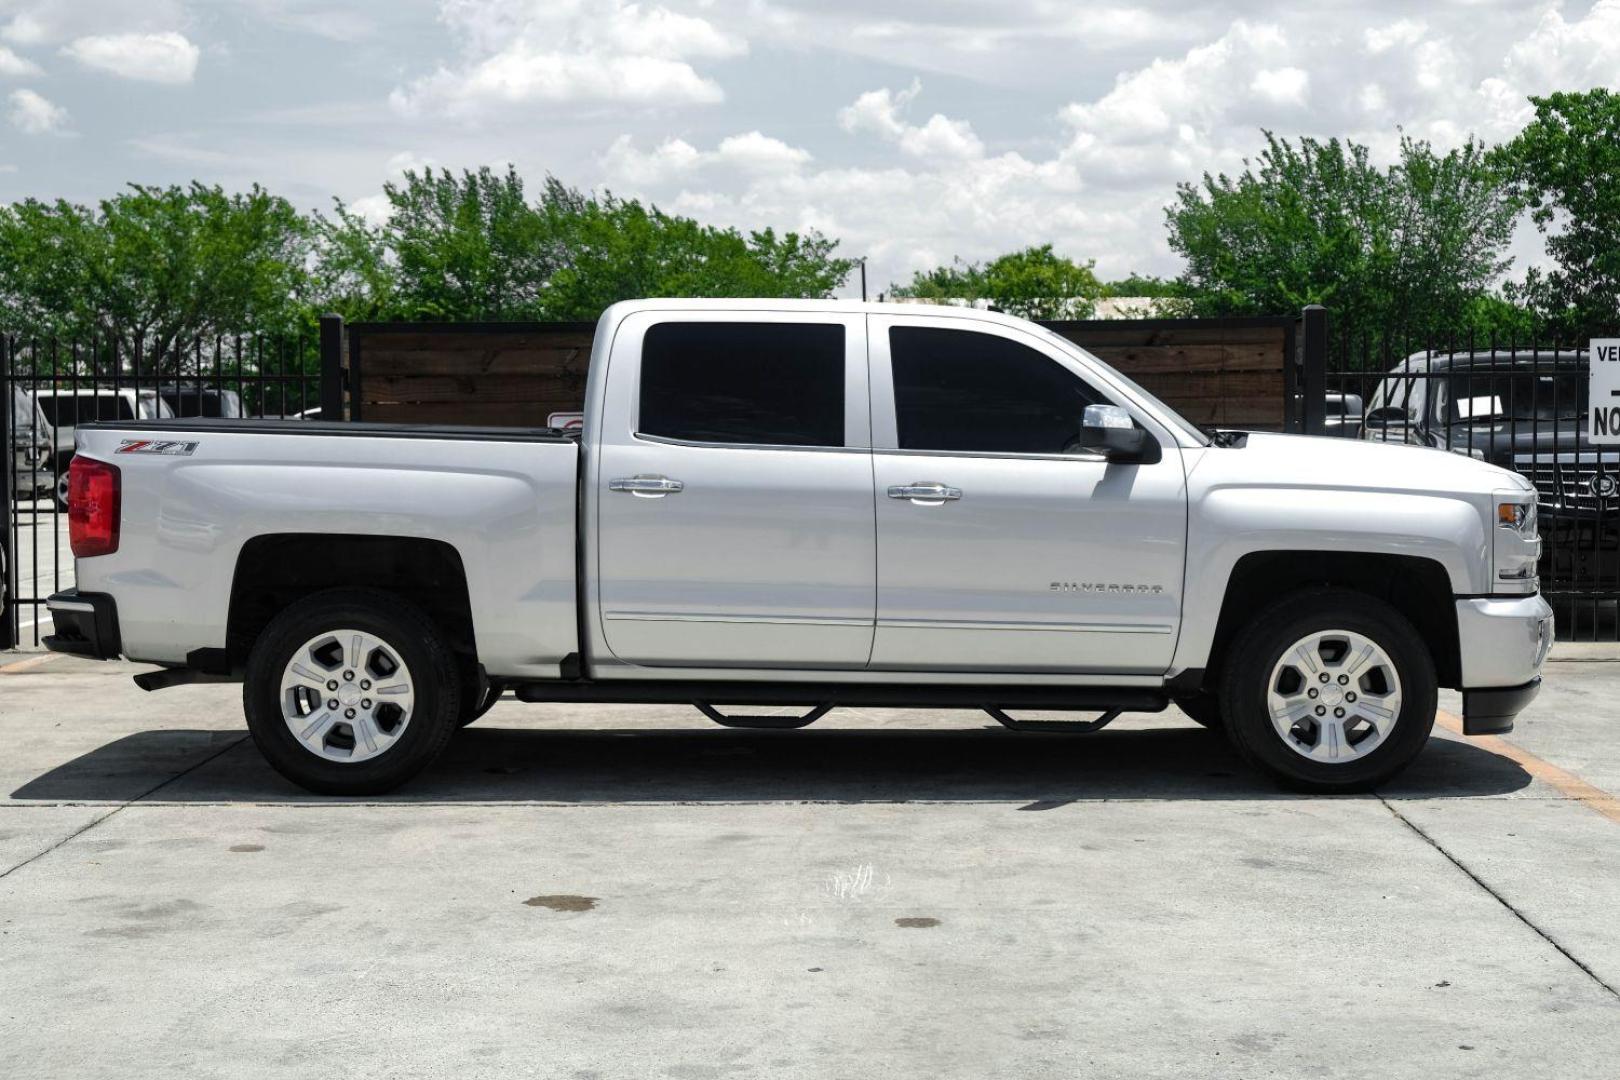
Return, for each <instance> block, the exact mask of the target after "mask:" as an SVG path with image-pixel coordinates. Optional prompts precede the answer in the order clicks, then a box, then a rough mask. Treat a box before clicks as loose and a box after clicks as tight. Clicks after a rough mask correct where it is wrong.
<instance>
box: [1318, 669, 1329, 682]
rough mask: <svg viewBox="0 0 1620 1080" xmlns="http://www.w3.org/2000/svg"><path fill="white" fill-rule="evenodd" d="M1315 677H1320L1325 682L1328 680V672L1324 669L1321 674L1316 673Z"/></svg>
mask: <svg viewBox="0 0 1620 1080" xmlns="http://www.w3.org/2000/svg"><path fill="white" fill-rule="evenodd" d="M1317 678H1318V679H1321V680H1322V681H1323V682H1327V681H1328V673H1327V672H1325V671H1324V672H1322V674H1320V675H1318V676H1317Z"/></svg>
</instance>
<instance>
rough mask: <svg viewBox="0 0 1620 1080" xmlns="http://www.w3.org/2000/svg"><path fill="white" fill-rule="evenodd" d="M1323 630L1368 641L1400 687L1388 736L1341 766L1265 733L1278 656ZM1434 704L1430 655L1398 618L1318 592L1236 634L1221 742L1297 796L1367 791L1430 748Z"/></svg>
mask: <svg viewBox="0 0 1620 1080" xmlns="http://www.w3.org/2000/svg"><path fill="white" fill-rule="evenodd" d="M1324 630H1346V631H1350V632H1352V633H1357V634H1361V635H1364V636H1365V637H1367V638H1368V639H1370V640H1371V641H1372V642H1373V643H1374V644H1376V645H1377V646H1378V647H1379V648H1381V649H1382V650H1383V651H1384V652H1385V653H1386V654H1387V655H1388V657H1389V659H1390V661H1391V663H1392V664H1393V666H1394V668H1395V672H1396V675H1397V676H1398V677H1399V679H1400V685H1401V692H1402V701H1401V707H1400V710H1399V712H1398V713H1397V714H1396V720H1395V724H1394V726H1393V727H1392V728H1391V729H1390V731H1389V734H1388V735H1387V736H1386V737H1385V738H1384V739H1383V741H1382V742H1381V743H1380V744H1378V745H1377V746H1375V747H1374V748H1373V749H1372V750H1370V751H1367V752H1366V753H1365V754H1364V755H1362V756H1361V757H1359V758H1355V759H1352V760H1347V761H1343V762H1323V761H1316V760H1312V759H1311V758H1309V757H1306V756H1304V755H1303V754H1301V753H1299V752H1296V751H1295V750H1294V749H1292V748H1291V747H1290V746H1289V745H1288V743H1286V742H1285V741H1284V738H1283V736H1282V735H1281V734H1280V733H1279V732H1278V731H1277V729H1276V727H1274V726H1273V725H1272V722H1271V715H1270V711H1269V709H1268V706H1267V690H1268V685H1267V684H1268V681H1269V680H1270V678H1271V675H1272V671H1273V669H1274V668H1275V667H1276V665H1277V664H1278V662H1279V661H1280V660H1281V659H1282V656H1283V654H1284V652H1285V651H1287V650H1289V649H1290V648H1292V647H1293V645H1294V644H1295V643H1296V642H1299V641H1301V640H1302V639H1304V638H1306V637H1308V636H1309V635H1310V634H1312V633H1316V632H1319V631H1324ZM1437 698H1438V693H1437V688H1436V676H1435V670H1434V659H1433V657H1432V656H1431V655H1430V653H1429V647H1428V645H1427V644H1425V643H1424V641H1423V638H1422V637H1421V636H1420V635H1419V634H1418V632H1417V631H1416V630H1415V629H1413V627H1412V624H1411V623H1410V622H1408V621H1407V620H1406V618H1405V617H1404V616H1403V615H1401V613H1400V612H1398V611H1396V610H1395V609H1394V608H1393V607H1391V606H1390V605H1389V604H1386V603H1385V602H1383V601H1382V600H1378V599H1375V598H1373V597H1370V596H1366V595H1364V594H1362V593H1356V592H1351V591H1349V590H1346V589H1329V588H1321V589H1308V590H1304V591H1301V592H1297V593H1293V594H1290V595H1289V596H1287V597H1285V598H1283V599H1281V600H1278V601H1277V602H1276V603H1274V604H1272V605H1271V606H1270V607H1268V608H1266V609H1265V610H1264V611H1261V612H1260V613H1259V614H1257V615H1256V616H1255V617H1254V619H1253V621H1251V622H1250V624H1249V625H1248V627H1247V628H1245V629H1244V630H1243V631H1242V632H1241V633H1239V635H1238V637H1237V639H1236V640H1235V641H1233V643H1232V648H1231V650H1230V651H1229V652H1228V654H1227V662H1226V664H1225V668H1224V675H1223V677H1222V680H1221V696H1220V704H1221V713H1222V715H1223V716H1224V717H1225V718H1226V733H1227V737H1228V738H1229V739H1231V741H1232V745H1233V746H1235V747H1236V748H1237V751H1238V753H1239V754H1241V755H1242V756H1243V757H1244V758H1245V759H1246V760H1247V761H1248V762H1249V763H1250V764H1252V765H1254V766H1255V767H1257V768H1259V769H1260V770H1262V771H1263V772H1266V773H1269V774H1270V775H1271V776H1272V777H1274V778H1276V779H1277V780H1278V781H1279V782H1280V783H1282V784H1283V785H1284V786H1285V787H1289V788H1292V789H1294V790H1296V791H1307V792H1316V793H1322V794H1335V793H1349V792H1358V791H1367V790H1370V789H1372V788H1375V787H1377V786H1378V785H1379V784H1382V783H1384V782H1385V781H1387V780H1389V779H1390V778H1391V777H1393V776H1394V775H1395V774H1396V773H1399V772H1400V771H1401V770H1402V769H1404V768H1406V766H1407V765H1409V764H1411V762H1412V759H1413V758H1415V757H1417V755H1418V754H1419V753H1420V752H1421V751H1422V750H1423V747H1424V745H1425V744H1426V743H1427V742H1428V740H1429V732H1430V731H1431V730H1432V729H1433V727H1434V714H1435V708H1436V705H1437ZM1347 707H1348V706H1347Z"/></svg>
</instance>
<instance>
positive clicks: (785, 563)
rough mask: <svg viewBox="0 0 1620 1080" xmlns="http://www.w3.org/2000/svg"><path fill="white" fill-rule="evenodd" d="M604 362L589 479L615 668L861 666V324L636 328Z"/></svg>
mask: <svg viewBox="0 0 1620 1080" xmlns="http://www.w3.org/2000/svg"><path fill="white" fill-rule="evenodd" d="M609 363H610V364H611V369H610V372H609V374H608V377H607V379H606V381H605V386H606V387H607V388H608V389H607V390H606V392H605V400H604V402H603V407H602V417H601V427H600V432H601V439H600V443H599V445H600V455H601V457H600V461H599V462H597V463H595V465H594V466H593V469H592V475H593V477H594V481H593V482H594V483H595V484H596V485H597V487H596V492H595V498H596V506H597V521H596V528H597V534H596V545H595V547H596V550H597V551H598V552H599V565H598V567H597V568H596V575H597V583H598V597H597V601H598V602H597V610H598V615H599V618H600V620H601V621H600V629H601V634H602V638H603V640H604V641H605V643H606V645H607V647H608V649H609V650H610V651H611V653H612V655H613V657H614V658H616V659H618V660H619V661H622V662H624V663H628V664H636V665H646V666H688V667H706V668H768V667H785V668H795V669H796V668H805V667H815V668H862V667H864V666H865V665H866V662H867V658H868V657H869V655H870V653H871V648H872V625H873V612H874V606H875V600H874V594H875V590H876V569H875V564H876V553H875V540H874V533H875V524H874V516H875V515H874V510H873V506H872V462H871V450H870V438H869V431H870V424H869V419H868V405H867V401H868V399H867V387H866V334H865V321H864V318H863V317H862V316H859V315H839V314H834V313H827V314H824V315H823V314H821V313H812V312H782V313H773V312H758V311H748V312H746V313H742V312H739V313H735V314H730V313H728V314H717V313H715V312H713V311H698V312H692V311H687V312H678V311H672V312H664V313H660V312H643V313H639V314H637V315H633V316H631V317H630V318H628V319H627V320H626V321H625V322H624V323H623V324H621V326H620V327H619V329H618V332H617V334H616V335H615V338H614V342H613V346H612V349H611V354H610V357H609Z"/></svg>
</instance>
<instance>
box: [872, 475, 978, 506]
mask: <svg viewBox="0 0 1620 1080" xmlns="http://www.w3.org/2000/svg"><path fill="white" fill-rule="evenodd" d="M961 497H962V489H961V488H959V487H951V486H950V485H949V484H940V483H935V482H934V481H931V480H929V481H918V482H917V483H913V484H895V485H893V486H891V487H890V488H889V498H891V499H910V500H911V501H912V502H914V503H916V504H918V505H919V506H938V505H939V504H940V503H943V502H949V501H952V500H955V499H960V498H961Z"/></svg>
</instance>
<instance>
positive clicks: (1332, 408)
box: [1322, 391, 1362, 439]
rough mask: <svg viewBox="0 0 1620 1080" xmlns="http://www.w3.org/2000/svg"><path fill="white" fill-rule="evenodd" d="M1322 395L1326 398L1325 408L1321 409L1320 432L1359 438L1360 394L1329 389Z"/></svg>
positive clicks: (1343, 437)
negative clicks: (1342, 392)
mask: <svg viewBox="0 0 1620 1080" xmlns="http://www.w3.org/2000/svg"><path fill="white" fill-rule="evenodd" d="M1323 396H1324V397H1325V398H1326V408H1325V409H1324V410H1323V412H1324V414H1325V416H1324V419H1323V424H1322V434H1324V435H1334V436H1337V437H1339V438H1341V439H1356V438H1360V437H1361V414H1362V410H1361V395H1360V394H1341V393H1337V392H1332V391H1330V392H1329V393H1327V394H1325V395H1323Z"/></svg>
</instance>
